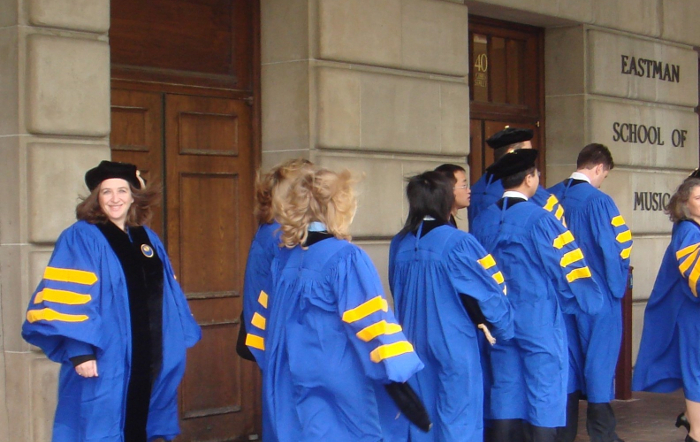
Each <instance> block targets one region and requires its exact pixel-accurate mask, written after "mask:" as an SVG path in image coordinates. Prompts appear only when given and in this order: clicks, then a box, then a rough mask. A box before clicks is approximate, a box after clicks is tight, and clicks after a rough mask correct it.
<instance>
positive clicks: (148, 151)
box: [109, 89, 165, 238]
mask: <svg viewBox="0 0 700 442" xmlns="http://www.w3.org/2000/svg"><path fill="white" fill-rule="evenodd" d="M162 127H163V97H162V94H159V93H153V92H138V91H128V90H122V89H113V90H112V133H111V134H110V139H109V141H110V145H111V148H112V160H113V161H121V162H125V163H131V164H136V165H137V166H138V168H139V170H140V171H141V174H142V176H143V178H144V179H145V180H146V183H147V185H150V184H152V185H157V186H162V184H163V130H162ZM163 219H164V218H163V205H162V204H161V205H159V206H158V207H157V208H156V210H155V211H154V213H153V220H152V221H151V223H150V226H149V227H151V228H152V229H153V230H155V232H156V233H157V234H158V236H160V237H161V238H163V235H164V233H165V229H164V226H163Z"/></svg>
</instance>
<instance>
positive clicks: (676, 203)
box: [664, 178, 700, 223]
mask: <svg viewBox="0 0 700 442" xmlns="http://www.w3.org/2000/svg"><path fill="white" fill-rule="evenodd" d="M697 186H700V179H699V178H686V180H685V181H683V183H682V184H681V185H680V186H678V190H676V193H674V194H673V196H672V197H671V200H670V201H669V202H668V204H667V205H666V208H665V209H664V212H665V213H666V214H667V215H668V217H669V219H670V220H671V221H672V222H674V223H677V222H678V221H683V220H685V219H689V218H690V214H689V213H688V207H687V204H688V200H689V199H690V192H692V191H693V188H695V187H697Z"/></svg>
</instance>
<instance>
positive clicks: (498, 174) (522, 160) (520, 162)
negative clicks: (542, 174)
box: [486, 149, 539, 179]
mask: <svg viewBox="0 0 700 442" xmlns="http://www.w3.org/2000/svg"><path fill="white" fill-rule="evenodd" d="M538 153H539V151H538V150H537V149H518V150H516V151H513V152H511V153H508V154H505V155H504V156H503V157H502V158H501V159H500V160H498V161H496V162H495V163H493V164H492V165H491V166H489V167H488V168H487V169H486V171H487V172H488V173H490V174H491V175H493V176H494V178H496V179H501V178H503V177H507V176H511V175H515V174H516V173H518V172H522V171H524V170H528V169H530V168H531V167H534V166H535V160H536V159H537V154H538Z"/></svg>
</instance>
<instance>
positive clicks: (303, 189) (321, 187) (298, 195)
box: [273, 168, 357, 248]
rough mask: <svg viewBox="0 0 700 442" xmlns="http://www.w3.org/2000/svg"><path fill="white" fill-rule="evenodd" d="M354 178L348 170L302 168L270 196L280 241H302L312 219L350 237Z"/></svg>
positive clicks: (293, 243) (354, 202) (354, 205)
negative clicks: (279, 226)
mask: <svg viewBox="0 0 700 442" xmlns="http://www.w3.org/2000/svg"><path fill="white" fill-rule="evenodd" d="M355 182H356V180H355V179H354V178H353V176H352V174H351V173H350V171H348V170H342V171H340V172H333V171H331V170H328V169H323V168H314V169H305V170H303V171H301V173H300V174H299V175H298V177H297V178H296V179H294V180H293V181H291V182H290V183H289V188H288V189H287V190H286V192H278V193H276V194H275V195H274V197H273V206H274V210H275V214H276V217H277V221H278V222H279V223H280V224H281V226H282V228H281V230H282V234H281V238H280V239H281V241H282V244H283V245H284V246H285V247H288V248H292V247H295V246H297V245H303V244H304V243H305V242H306V239H307V237H308V235H309V225H310V224H311V223H312V222H313V221H320V222H322V223H323V224H325V225H326V229H327V231H328V233H330V234H331V235H333V236H335V237H336V238H338V239H347V240H350V239H351V238H352V237H351V236H350V224H352V220H353V218H354V217H355V211H356V209H357V198H356V196H355V191H354V189H353V186H354V184H355Z"/></svg>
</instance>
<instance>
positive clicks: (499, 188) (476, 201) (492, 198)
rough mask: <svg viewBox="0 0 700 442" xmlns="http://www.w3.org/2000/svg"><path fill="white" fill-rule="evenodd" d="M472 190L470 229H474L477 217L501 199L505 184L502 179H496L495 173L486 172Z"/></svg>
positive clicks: (468, 210)
mask: <svg viewBox="0 0 700 442" xmlns="http://www.w3.org/2000/svg"><path fill="white" fill-rule="evenodd" d="M471 191H472V193H471V197H470V201H469V207H467V219H468V220H469V229H470V230H472V226H473V225H474V220H475V219H476V217H477V216H479V214H480V213H481V212H482V211H484V210H486V209H487V208H488V207H489V206H490V205H491V204H493V203H495V202H496V201H498V200H499V199H501V196H502V195H503V184H502V183H501V180H500V179H498V180H497V179H494V177H493V175H491V174H490V173H488V172H486V173H485V174H483V175H481V178H479V179H478V180H477V181H476V183H474V185H472V187H471Z"/></svg>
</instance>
